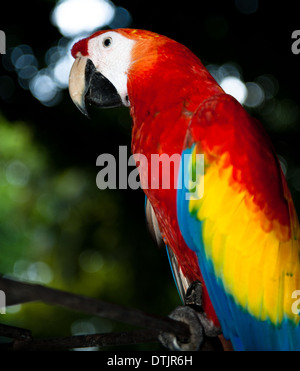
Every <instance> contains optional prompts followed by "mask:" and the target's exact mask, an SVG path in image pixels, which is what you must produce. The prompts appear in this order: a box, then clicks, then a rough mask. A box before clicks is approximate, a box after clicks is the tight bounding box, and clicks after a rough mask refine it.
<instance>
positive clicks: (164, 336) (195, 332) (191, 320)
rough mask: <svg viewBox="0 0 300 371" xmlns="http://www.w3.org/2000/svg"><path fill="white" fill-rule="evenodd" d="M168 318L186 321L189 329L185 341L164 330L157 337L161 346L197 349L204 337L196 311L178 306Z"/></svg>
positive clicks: (183, 349)
mask: <svg viewBox="0 0 300 371" xmlns="http://www.w3.org/2000/svg"><path fill="white" fill-rule="evenodd" d="M169 317H170V318H172V319H174V320H176V321H181V322H184V323H186V324H187V325H188V326H189V329H190V337H189V339H188V340H187V342H183V341H180V340H179V339H178V337H176V336H175V335H173V334H170V333H167V332H164V333H161V334H160V335H159V337H158V339H159V341H160V342H161V343H162V345H163V346H165V347H166V348H168V349H169V350H182V351H193V350H199V349H200V347H201V345H202V343H203V339H204V334H203V327H202V325H201V322H200V320H199V317H198V315H197V312H196V311H195V310H194V309H192V308H190V307H188V306H179V307H177V308H175V310H174V311H173V312H172V313H171V314H170V315H169Z"/></svg>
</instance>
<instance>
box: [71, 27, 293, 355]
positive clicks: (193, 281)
mask: <svg viewBox="0 0 300 371" xmlns="http://www.w3.org/2000/svg"><path fill="white" fill-rule="evenodd" d="M72 55H73V57H74V58H75V62H74V65H73V67H72V70H71V73H70V84H69V90H70V95H71V98H72V99H73V101H74V103H75V104H76V105H77V107H78V108H79V109H80V110H81V111H82V112H83V113H84V114H87V109H86V105H87V104H94V105H96V106H98V107H114V106H120V105H124V106H127V107H130V114H131V116H132V119H133V126H132V148H131V149H132V153H133V154H137V153H138V154H143V155H144V156H146V158H147V159H148V167H145V166H143V164H142V163H140V166H139V173H140V179H141V183H142V184H143V181H144V182H146V180H147V179H148V177H149V179H150V178H151V176H152V175H151V174H152V173H151V155H152V154H159V155H162V154H167V155H168V156H169V157H171V156H172V155H173V154H176V153H178V154H181V155H184V154H190V155H191V161H190V163H189V165H188V166H186V165H185V163H184V161H183V160H182V161H181V162H180V163H178V164H175V165H174V172H175V175H176V178H175V179H177V181H178V182H179V180H181V183H182V187H177V184H174V183H176V181H175V182H173V183H172V182H171V186H170V189H163V188H162V187H155V188H157V189H153V188H151V186H149V187H148V188H147V187H144V188H145V189H144V192H145V194H146V197H147V215H148V219H149V222H150V224H152V226H153V230H154V233H155V235H156V237H157V239H158V240H160V236H162V240H163V241H164V243H165V245H166V246H167V250H168V254H169V257H170V261H171V265H172V269H173V273H174V277H175V280H176V283H177V286H178V289H179V292H180V294H181V296H182V297H183V300H184V301H185V303H186V304H188V302H189V300H188V299H189V298H190V295H191V292H193V291H194V294H195V292H197V290H198V292H199V289H200V292H201V298H200V299H199V300H198V299H197V295H196V299H195V295H194V294H193V295H194V296H193V295H192V302H193V303H194V304H195V300H196V301H197V300H198V304H200V307H199V308H200V311H199V313H200V314H201V323H202V325H203V327H204V331H205V332H206V333H207V334H214V335H216V334H218V332H219V329H221V331H222V333H223V335H224V337H225V339H228V340H230V342H231V343H232V346H233V348H234V349H236V350H255V349H259V350H263V349H268V350H295V349H298V350H299V349H300V326H299V315H298V314H297V311H296V312H295V310H292V306H293V303H294V302H295V296H293V295H294V294H293V293H294V292H295V290H299V289H300V258H299V257H300V249H299V247H300V246H299V223H298V219H297V215H296V212H295V208H294V205H293V201H292V198H291V195H290V192H289V189H288V187H287V183H286V180H285V178H284V175H283V173H282V171H281V167H280V164H279V161H278V159H277V157H276V154H275V151H274V148H273V146H272V144H271V142H270V140H269V138H268V136H267V135H266V133H265V131H264V129H263V127H262V125H261V124H260V123H259V122H258V121H256V120H255V119H253V118H252V117H251V116H250V115H249V114H248V113H247V112H246V111H245V109H244V108H243V107H242V106H241V105H240V104H239V103H238V102H237V101H236V100H235V99H234V98H233V97H232V96H230V95H227V94H225V92H224V91H223V90H222V88H221V87H220V86H219V85H218V84H217V83H216V81H215V80H214V78H213V77H212V76H211V75H210V74H209V72H208V71H207V70H206V69H205V67H204V66H203V65H202V63H201V61H200V60H199V59H198V58H197V57H196V56H195V55H194V54H193V53H192V52H191V51H190V50H189V49H187V48H186V47H185V46H183V45H181V44H179V43H177V42H176V41H174V40H171V39H169V38H167V37H165V36H162V35H158V34H156V33H153V32H150V31H143V30H136V29H117V30H109V31H100V32H96V33H94V34H93V35H92V36H90V37H88V38H85V39H82V40H80V41H78V42H77V43H76V44H75V45H74V46H73V48H72ZM197 154H204V175H203V174H202V175H201V174H200V175H199V174H198V175H197V173H196V183H195V184H196V188H194V189H193V190H191V189H190V188H189V186H188V185H187V183H186V182H185V179H186V178H189V179H190V178H191V179H192V178H193V176H194V177H195V168H196V165H197V163H196V161H197V158H198V157H197V156H196V155H197ZM182 158H183V156H182ZM193 174H194V175H193ZM161 176H162V177H163V176H164V174H161ZM151 180H153V179H151ZM203 182H204V183H203ZM203 184H204V192H203V194H202V193H201V194H200V192H201V191H200V190H201V189H202V190H203ZM192 191H193V192H192ZM188 194H191V197H186V196H187V195H188ZM197 194H198V196H199V197H195V195H197ZM197 283H198V286H197ZM193 285H194V286H193ZM195 285H196V286H195ZM195 288H196V289H195ZM196 304H197V303H196ZM199 308H198V309H199ZM178 346H179V345H178Z"/></svg>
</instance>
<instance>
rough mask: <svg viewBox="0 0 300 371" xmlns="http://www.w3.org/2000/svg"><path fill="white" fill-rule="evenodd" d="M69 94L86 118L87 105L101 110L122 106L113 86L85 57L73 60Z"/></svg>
mask: <svg viewBox="0 0 300 371" xmlns="http://www.w3.org/2000/svg"><path fill="white" fill-rule="evenodd" d="M69 92H70V96H71V98H72V100H73V102H74V103H75V105H76V106H77V108H78V109H79V110H80V111H81V112H82V113H83V114H84V115H85V116H87V117H89V115H88V111H87V108H86V106H87V104H89V105H95V106H96V107H101V108H111V107H119V106H122V100H121V97H120V95H119V94H118V92H117V90H116V88H115V87H114V85H113V84H112V83H111V82H110V81H109V80H108V79H107V78H106V77H105V76H104V75H102V73H101V72H99V71H97V70H96V67H95V65H94V63H93V62H92V61H91V60H90V59H89V58H86V57H77V58H76V59H75V62H74V64H73V66H72V68H71V72H70V77H69Z"/></svg>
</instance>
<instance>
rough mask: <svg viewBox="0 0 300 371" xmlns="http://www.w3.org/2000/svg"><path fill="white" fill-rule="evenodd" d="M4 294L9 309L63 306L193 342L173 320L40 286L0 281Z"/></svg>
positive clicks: (3, 279) (185, 330)
mask: <svg viewBox="0 0 300 371" xmlns="http://www.w3.org/2000/svg"><path fill="white" fill-rule="evenodd" d="M0 290H3V291H4V292H5V295H6V305H8V306H9V305H13V304H17V303H24V302H29V301H36V300H39V301H43V302H45V303H48V304H52V305H59V306H62V307H65V308H69V309H73V310H77V311H80V312H84V313H88V314H91V315H96V316H100V317H105V318H108V319H112V320H116V321H119V322H123V323H127V324H130V325H134V326H138V327H144V328H148V329H151V330H156V332H158V331H164V332H169V333H172V334H174V335H176V336H178V337H180V339H183V341H184V339H188V338H189V328H188V325H186V324H185V323H183V322H179V321H175V320H173V319H171V318H169V317H161V316H157V315H152V314H148V313H145V312H142V311H140V310H137V309H131V308H127V307H124V306H121V305H116V304H112V303H107V302H104V301H101V300H97V299H93V298H89V297H86V296H82V295H76V294H72V293H68V292H65V291H61V290H57V289H53V288H48V287H44V286H41V285H37V284H29V283H24V282H20V281H16V280H13V279H11V278H8V277H3V276H2V277H0ZM153 334H154V333H152V335H153Z"/></svg>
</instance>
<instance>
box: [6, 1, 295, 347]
mask: <svg viewBox="0 0 300 371" xmlns="http://www.w3.org/2000/svg"><path fill="white" fill-rule="evenodd" d="M118 27H131V28H141V29H149V30H151V31H154V32H157V33H161V34H164V35H166V36H169V37H171V38H173V39H175V40H177V41H179V42H181V43H183V44H185V45H186V46H187V47H189V48H190V49H191V50H192V51H193V52H194V53H195V54H196V55H197V56H199V57H200V59H201V60H202V62H203V63H204V64H205V65H206V67H207V68H208V69H209V71H210V72H211V73H212V74H213V76H214V77H215V78H216V80H217V81H218V82H219V83H220V85H221V86H222V87H223V88H224V89H225V91H227V92H228V93H230V94H232V95H234V96H235V97H236V98H237V99H238V100H239V101H240V102H241V103H242V104H243V105H244V107H245V108H246V109H247V110H248V111H249V112H250V113H251V114H252V115H253V116H254V117H257V118H258V119H259V120H260V121H261V122H262V123H263V125H264V126H265V128H266V130H267V131H268V133H269V135H270V136H271V139H272V141H273V143H274V146H275V149H276V152H277V153H278V156H279V158H280V161H281V164H282V167H283V170H284V172H285V175H286V177H287V180H288V183H289V186H290V189H291V192H292V195H293V198H294V200H295V203H296V207H297V211H298V213H299V208H300V156H299V153H300V150H299V138H300V135H299V129H300V109H299V100H300V99H299V83H300V77H299V74H300V69H299V65H300V63H299V62H300V55H296V54H293V52H292V49H291V47H292V44H293V42H294V41H295V40H293V39H292V38H291V35H292V32H293V31H294V30H297V29H298V28H300V24H299V23H298V24H297V14H296V11H295V9H294V6H293V4H292V2H289V1H285V2H268V1H264V2H262V1H258V0H228V1H226V2H225V1H218V0H216V1H197V2H196V1H193V2H192V1H185V2H184V3H183V2H182V1H177V2H173V1H165V2H163V4H162V1H157V0H153V1H143V2H142V1H113V2H112V1H107V0H61V1H54V0H31V1H27V2H23V1H18V2H16V1H9V2H7V3H6V4H5V8H4V10H2V11H1V15H0V29H1V30H2V31H4V32H5V34H6V54H2V55H0V273H3V274H7V275H9V276H13V277H16V278H19V279H22V280H25V281H29V282H36V283H41V284H43V285H47V286H50V287H54V288H59V289H63V290H66V291H70V292H74V293H78V294H83V295H88V296H92V297H95V298H99V299H102V300H106V301H110V302H113V303H118V304H122V305H127V306H130V307H134V308H138V309H141V310H144V311H147V312H150V313H156V314H160V315H167V314H169V313H170V311H172V310H173V309H174V307H175V306H177V305H179V304H180V300H179V297H178V295H177V291H176V288H175V285H174V283H173V279H172V275H171V271H170V269H169V264H168V260H167V256H166V253H165V251H164V250H160V249H158V248H157V247H156V245H155V243H154V242H153V241H152V240H151V238H150V236H149V234H148V231H147V229H146V224H145V218H144V195H143V192H142V191H141V190H136V191H133V190H130V189H127V190H102V191H100V190H99V189H98V188H97V186H96V176H97V173H98V171H99V170H100V169H99V168H97V167H96V159H97V157H98V156H99V155H100V154H102V153H111V154H114V155H115V156H116V157H117V158H118V149H119V146H120V145H126V146H128V149H129V148H130V133H131V126H130V125H131V121H130V117H129V113H128V110H127V109H122V108H121V109H112V110H111V109H106V110H97V109H92V110H91V117H92V119H91V120H87V119H86V118H85V117H83V115H81V114H80V113H79V111H78V110H77V109H76V107H75V106H74V104H73V103H72V102H71V100H70V98H69V94H68V90H67V85H68V75H69V70H70V67H71V64H72V58H71V56H70V48H71V46H72V45H73V43H74V42H75V41H76V40H78V39H79V38H82V37H84V36H87V35H89V34H91V33H92V32H94V31H96V30H98V29H101V28H118ZM129 156H130V151H129V150H128V157H129ZM0 320H1V322H2V323H7V324H10V325H14V326H20V327H24V328H29V329H31V330H32V332H33V335H34V336H35V337H50V336H51V337H52V336H69V335H71V334H72V335H77V334H88V333H94V332H111V331H121V330H126V329H128V327H127V326H125V325H122V324H119V323H115V322H113V321H109V320H106V319H101V318H96V317H91V316H86V315H84V314H81V313H77V312H72V311H67V310H64V309H60V308H55V307H51V306H47V305H44V304H36V303H34V304H24V305H19V306H14V307H10V308H7V314H6V315H1V318H0ZM124 348H126V347H123V348H122V349H124ZM118 349H119V348H118ZM129 349H160V346H158V345H151V346H148V345H147V346H139V345H137V346H134V347H129Z"/></svg>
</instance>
